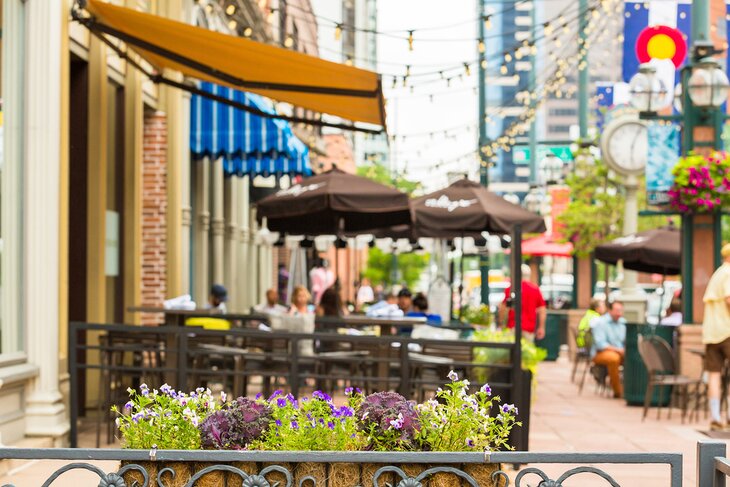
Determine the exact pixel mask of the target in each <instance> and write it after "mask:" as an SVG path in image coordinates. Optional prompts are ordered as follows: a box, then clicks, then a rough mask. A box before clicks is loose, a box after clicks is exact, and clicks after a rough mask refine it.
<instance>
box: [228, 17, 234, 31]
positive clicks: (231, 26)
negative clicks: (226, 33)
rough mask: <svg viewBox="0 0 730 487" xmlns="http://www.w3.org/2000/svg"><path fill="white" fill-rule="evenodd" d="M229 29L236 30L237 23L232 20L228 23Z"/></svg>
mask: <svg viewBox="0 0 730 487" xmlns="http://www.w3.org/2000/svg"><path fill="white" fill-rule="evenodd" d="M228 28H229V29H231V30H236V21H235V20H233V19H231V20H229V21H228Z"/></svg>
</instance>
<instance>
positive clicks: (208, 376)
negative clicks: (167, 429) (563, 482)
mask: <svg viewBox="0 0 730 487" xmlns="http://www.w3.org/2000/svg"><path fill="white" fill-rule="evenodd" d="M480 348H490V349H497V350H503V351H504V354H502V355H504V358H505V360H504V361H500V362H499V363H484V362H479V361H478V360H476V357H475V356H476V355H477V354H476V353H475V351H476V350H477V349H480ZM515 348H516V347H515V345H514V343H493V342H475V341H468V340H449V341H444V340H433V339H412V338H408V337H401V336H351V335H342V334H337V333H291V332H284V331H275V332H268V331H260V330H257V329H250V328H232V329H230V330H221V331H218V330H207V329H203V328H198V327H187V326H161V327H154V328H148V327H139V326H130V325H108V324H91V323H79V322H74V323H71V324H70V327H69V351H70V353H69V356H70V361H69V374H70V377H71V381H70V382H71V384H70V385H71V391H70V396H71V400H70V402H71V404H70V409H71V444H72V445H73V446H76V445H77V438H78V431H77V426H78V419H79V416H83V415H85V414H86V413H87V411H88V410H89V409H96V415H95V417H96V421H97V433H96V434H97V446H98V444H99V443H100V438H101V433H102V431H103V430H104V429H106V435H107V438H109V439H110V438H111V437H112V434H113V419H114V418H113V417H112V415H111V413H110V409H111V407H112V406H113V405H119V406H121V405H122V404H124V402H126V400H127V397H128V393H127V388H128V387H136V386H138V385H139V384H141V383H143V382H144V383H146V384H147V385H148V386H150V387H159V386H161V385H163V384H164V383H167V384H169V385H170V386H171V387H173V388H176V389H181V390H192V389H195V388H196V387H199V386H205V385H207V384H211V383H215V384H221V385H222V387H223V388H224V389H225V390H226V392H228V393H229V394H234V395H236V396H237V395H247V394H250V393H251V392H252V390H253V388H252V385H253V383H254V381H255V388H256V389H255V390H256V391H257V392H258V391H260V392H262V393H263V394H265V395H268V394H270V393H271V392H272V391H273V390H275V389H283V390H286V391H288V392H291V393H292V394H293V395H298V394H299V393H300V391H302V390H303V388H305V389H306V388H309V389H315V388H318V389H326V390H330V391H331V390H332V388H333V387H334V386H335V385H336V384H338V383H346V384H347V385H351V386H353V387H359V388H361V389H363V390H364V391H365V392H371V391H378V390H395V391H398V392H400V393H401V394H403V395H404V396H405V397H409V398H414V399H420V400H422V399H423V398H424V397H425V396H426V395H427V394H429V393H430V392H431V391H434V390H435V389H436V388H438V387H439V386H441V385H443V383H444V382H445V381H446V380H447V379H446V376H447V374H448V372H449V371H450V370H454V371H456V372H457V373H458V374H459V376H460V377H463V378H468V379H469V380H471V381H472V382H473V383H475V384H476V383H477V382H483V381H489V383H490V385H491V387H492V390H493V391H494V392H495V393H496V394H499V395H500V396H501V397H502V399H503V400H506V401H508V402H514V403H516V404H518V405H519V406H520V410H521V411H522V414H521V420H522V422H523V428H522V429H521V430H520V431H519V432H518V433H516V436H515V438H514V443H515V444H517V445H518V447H520V448H521V449H526V448H527V431H528V430H529V389H530V377H529V374H527V373H524V372H523V371H522V370H521V366H520V364H519V362H517V363H516V364H515V362H516V360H515ZM493 355H494V354H491V356H493Z"/></svg>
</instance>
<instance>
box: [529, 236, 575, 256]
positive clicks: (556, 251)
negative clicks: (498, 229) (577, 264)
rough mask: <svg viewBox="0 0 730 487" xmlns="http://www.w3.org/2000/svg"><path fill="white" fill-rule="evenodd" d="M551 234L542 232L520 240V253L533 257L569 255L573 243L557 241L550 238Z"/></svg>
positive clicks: (570, 254)
mask: <svg viewBox="0 0 730 487" xmlns="http://www.w3.org/2000/svg"><path fill="white" fill-rule="evenodd" d="M552 238H553V237H552V236H551V235H547V234H542V235H540V236H539V237H533V238H530V239H527V240H525V241H523V242H522V255H531V256H533V257H545V256H550V257H571V256H572V252H573V244H572V243H570V242H567V243H559V242H555V241H553V240H552Z"/></svg>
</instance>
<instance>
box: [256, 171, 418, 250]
mask: <svg viewBox="0 0 730 487" xmlns="http://www.w3.org/2000/svg"><path fill="white" fill-rule="evenodd" d="M256 216H257V218H258V220H259V222H261V221H262V220H263V218H266V220H267V226H268V228H269V230H271V231H275V232H285V233H288V234H290V235H310V236H316V235H338V236H342V235H344V234H352V233H367V232H368V230H374V229H378V228H383V227H389V226H393V225H401V224H408V223H410V221H411V214H410V207H409V205H408V195H406V194H405V193H401V192H400V191H398V190H396V189H393V188H391V187H388V186H385V185H383V184H380V183H376V182H375V181H373V180H371V179H368V178H364V177H360V176H355V175H354V174H348V173H345V172H343V171H341V170H339V169H337V168H334V169H331V170H329V171H327V172H324V173H322V174H318V175H316V176H312V177H311V178H307V179H304V180H303V181H301V182H300V183H298V184H295V185H294V186H292V187H290V188H288V189H284V190H282V191H279V192H277V193H275V194H273V195H270V196H267V197H266V198H264V199H262V200H260V201H259V202H258V203H256Z"/></svg>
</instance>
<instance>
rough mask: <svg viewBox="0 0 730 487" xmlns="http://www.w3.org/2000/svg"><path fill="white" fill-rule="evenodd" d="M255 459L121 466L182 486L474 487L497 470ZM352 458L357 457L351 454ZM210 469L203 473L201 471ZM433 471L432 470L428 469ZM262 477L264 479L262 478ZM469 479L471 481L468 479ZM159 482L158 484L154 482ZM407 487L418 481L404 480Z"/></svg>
mask: <svg viewBox="0 0 730 487" xmlns="http://www.w3.org/2000/svg"><path fill="white" fill-rule="evenodd" d="M392 455H393V460H394V462H392V463H356V462H352V463H345V462H302V463H288V462H278V463H268V462H266V463H261V462H259V463H256V462H228V463H226V462H193V461H191V462H166V461H158V462H133V461H124V462H122V466H127V465H139V466H140V467H142V468H144V469H145V470H146V471H147V473H148V475H149V480H148V484H147V485H148V486H156V485H163V486H165V487H182V486H185V485H188V484H189V482H190V481H191V480H193V479H195V483H194V484H192V485H195V486H196V487H219V486H220V487H238V486H240V487H271V486H274V485H275V484H277V483H278V486H279V487H294V486H303V487H309V486H312V487H314V486H316V487H357V486H363V487H371V486H373V487H374V486H376V485H377V486H379V487H380V486H383V487H384V486H386V485H391V486H396V485H399V484H400V483H401V481H404V480H406V479H409V478H410V479H414V480H416V481H417V482H419V483H420V485H422V486H424V487H426V486H428V487H452V486H461V485H475V486H479V487H491V486H495V487H496V486H497V485H498V484H497V482H496V481H495V480H494V479H493V478H492V475H493V474H494V472H496V471H498V470H500V465H499V464H495V463H438V464H434V463H406V464H399V463H396V460H397V458H398V454H397V453H393V454H392ZM353 460H355V458H353ZM206 468H207V469H208V472H206V473H203V470H204V469H206ZM429 470H431V472H429ZM123 477H124V480H125V482H126V483H127V485H134V482H137V485H139V486H142V485H144V481H143V476H142V474H141V472H139V471H137V470H134V471H129V472H127V473H125V474H124V476H123ZM264 480H265V482H264ZM472 481H473V483H472ZM158 482H159V484H158ZM403 485H407V486H411V485H414V486H415V485H418V484H416V483H413V484H410V483H408V484H403Z"/></svg>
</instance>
